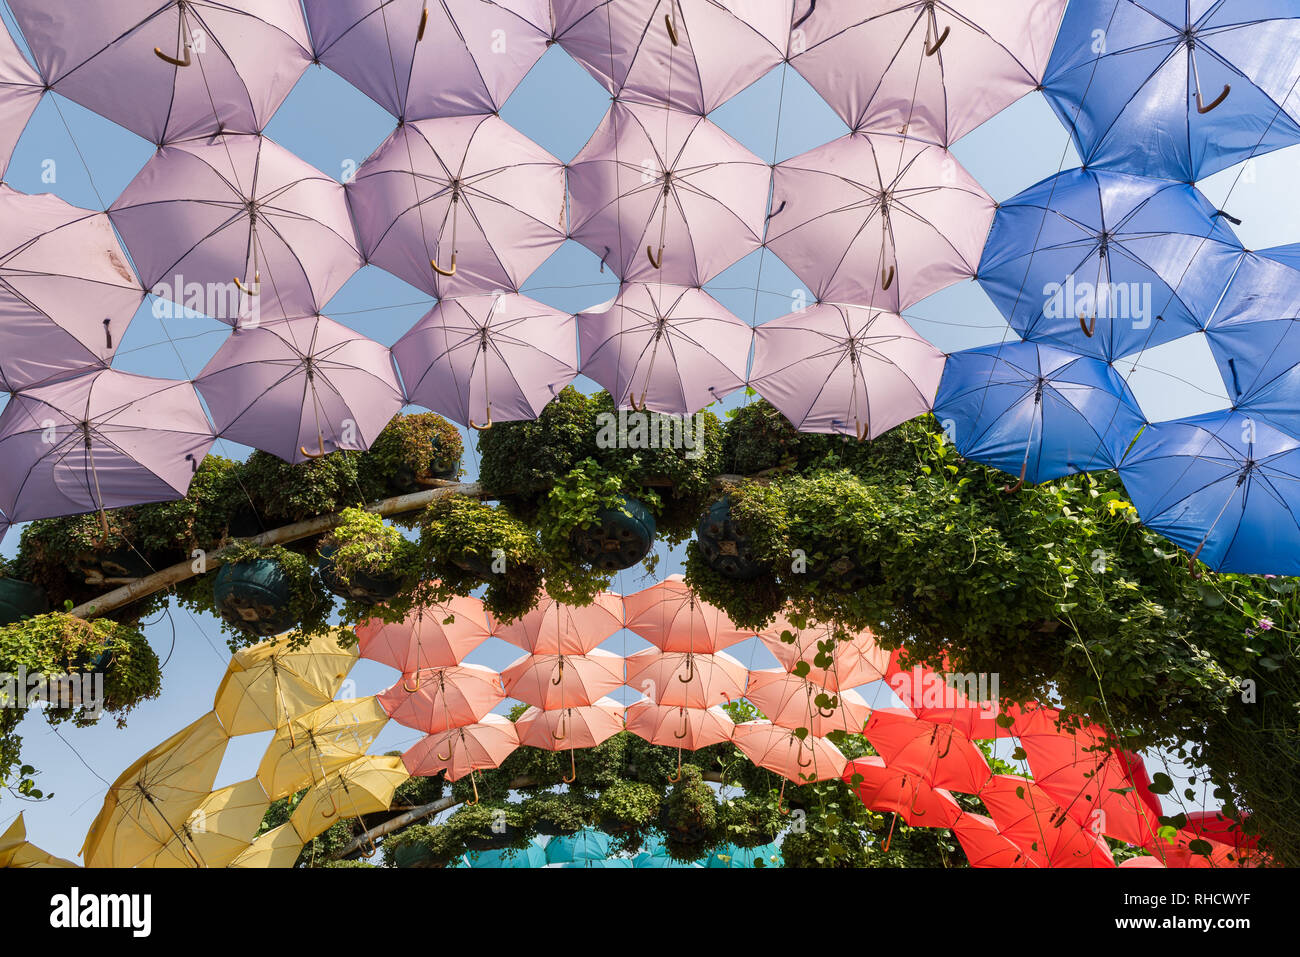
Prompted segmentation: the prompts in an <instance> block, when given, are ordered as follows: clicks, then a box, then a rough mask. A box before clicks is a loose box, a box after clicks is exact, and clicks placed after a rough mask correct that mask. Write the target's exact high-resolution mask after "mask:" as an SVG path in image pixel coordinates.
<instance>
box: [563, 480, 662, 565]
mask: <svg viewBox="0 0 1300 957" xmlns="http://www.w3.org/2000/svg"><path fill="white" fill-rule="evenodd" d="M596 518H597V521H596V524H595V525H591V526H589V527H587V528H584V529H578V530H577V531H575V532H574V534H573V545H574V549H575V551H576V552H577V553H578V556H579V557H580V558H581V559H582V560H583V561H584V562H586V563H588V564H589V565H591V566H592V567H593V568H595V569H597V570H599V571H603V572H616V571H621V570H623V569H624V568H631V567H632V566H633V565H635V564H636V563H637V562H639V561H641V559H643V558H645V557H646V555H648V554H649V553H650V546H651V545H653V544H654V540H655V519H654V516H653V515H651V514H650V510H649V509H648V508H646V507H645V506H644V505H643V504H641V502H639V501H637V500H636V499H634V498H627V497H624V498H623V500H622V508H607V509H605V510H603V511H602V512H600V513H599V514H598V515H597V516H596Z"/></svg>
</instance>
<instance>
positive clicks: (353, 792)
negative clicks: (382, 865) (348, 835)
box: [289, 755, 410, 856]
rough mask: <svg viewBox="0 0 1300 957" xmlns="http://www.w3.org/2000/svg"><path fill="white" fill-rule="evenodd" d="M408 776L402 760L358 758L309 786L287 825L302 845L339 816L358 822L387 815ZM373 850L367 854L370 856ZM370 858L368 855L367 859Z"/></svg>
mask: <svg viewBox="0 0 1300 957" xmlns="http://www.w3.org/2000/svg"><path fill="white" fill-rule="evenodd" d="M408 778H410V775H409V774H407V773H406V768H405V767H404V766H403V765H402V759H401V758H398V757H393V756H390V755H384V756H379V755H366V756H365V757H362V758H357V759H356V760H355V761H353V762H352V763H350V764H346V765H344V766H343V767H341V768H339V769H338V770H337V771H335V772H334V773H333V774H331V775H330V776H329V777H328V778H326V779H325V780H324V781H321V782H320V783H319V784H315V785H312V787H311V789H310V790H309V791H308V792H307V793H306V794H304V795H303V798H302V800H301V801H299V802H298V806H297V807H296V808H294V812H293V815H292V816H291V817H290V818H289V823H290V824H291V825H293V829H294V830H295V831H297V832H298V836H299V837H300V838H302V840H303V842H304V843H306V842H307V841H310V840H311V839H312V838H313V837H315V836H316V835H317V834H320V833H321V832H322V831H325V830H327V829H328V828H330V827H331V826H332V825H333V824H334V823H335V818H337V817H338V816H339V815H343V816H345V817H355V818H359V817H361V816H362V815H363V814H374V813H376V812H379V811H387V810H388V806H389V805H390V804H392V803H393V792H395V791H396V790H397V789H398V788H399V787H401V785H402V784H403V783H405V782H406V780H407V779H408ZM374 851H375V848H374V846H373V845H372V846H371V851H370V853H371V854H372V855H373V854H374ZM367 856H369V855H367Z"/></svg>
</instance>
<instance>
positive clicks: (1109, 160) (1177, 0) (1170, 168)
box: [1043, 0, 1300, 183]
mask: <svg viewBox="0 0 1300 957" xmlns="http://www.w3.org/2000/svg"><path fill="white" fill-rule="evenodd" d="M1298 18H1300V0H1071V3H1070V6H1069V9H1068V10H1067V11H1066V14H1065V20H1064V22H1063V23H1062V24H1061V32H1060V34H1059V36H1058V37H1057V41H1056V46H1055V48H1054V49H1053V51H1052V58H1051V60H1050V62H1049V63H1048V66H1047V74H1046V77H1045V79H1044V80H1043V91H1044V93H1046V94H1047V98H1048V101H1049V102H1050V103H1051V104H1052V108H1053V109H1054V110H1056V113H1057V115H1058V116H1059V117H1060V118H1061V120H1062V121H1063V122H1064V123H1065V125H1066V127H1067V128H1069V129H1070V131H1071V133H1072V134H1073V136H1074V141H1075V144H1076V146H1077V147H1078V149H1079V154H1080V156H1082V157H1083V161H1084V164H1085V165H1087V166H1091V167H1101V168H1106V169H1116V170H1126V171H1128V172H1134V173H1146V174H1148V175H1151V176H1160V177H1165V178H1168V179H1175V180H1179V181H1181V182H1184V183H1191V182H1194V181H1196V180H1199V179H1202V178H1204V177H1206V176H1209V175H1210V174H1211V173H1215V172H1218V171H1219V170H1221V169H1226V168H1227V167H1229V166H1232V165H1233V164H1235V163H1239V162H1241V161H1242V160H1245V159H1248V158H1249V157H1251V156H1256V155H1259V154H1260V153H1267V152H1270V151H1272V150H1276V149H1281V148H1282V147H1284V146H1290V145H1291V144H1293V143H1298V142H1300V122H1298V120H1300V98H1297V97H1296V96H1295V82H1296V72H1295V69H1294V65H1293V64H1294V59H1295V57H1294V51H1295V50H1296V49H1297V47H1300V19H1298Z"/></svg>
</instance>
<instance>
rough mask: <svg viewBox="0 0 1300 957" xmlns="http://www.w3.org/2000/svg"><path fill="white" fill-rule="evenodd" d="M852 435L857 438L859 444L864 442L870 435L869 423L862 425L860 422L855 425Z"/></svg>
mask: <svg viewBox="0 0 1300 957" xmlns="http://www.w3.org/2000/svg"><path fill="white" fill-rule="evenodd" d="M853 434H854V435H856V436H857V437H858V441H859V442H865V441H866V440H867V436H868V435H870V434H871V423H870V422H868V423H867V424H866V425H863V424H862V423H861V422H858V423H856V424H855V425H854V426H853Z"/></svg>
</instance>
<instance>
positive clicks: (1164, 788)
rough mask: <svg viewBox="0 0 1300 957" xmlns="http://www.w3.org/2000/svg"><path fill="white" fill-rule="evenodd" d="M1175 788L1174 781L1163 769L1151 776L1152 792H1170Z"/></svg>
mask: <svg viewBox="0 0 1300 957" xmlns="http://www.w3.org/2000/svg"><path fill="white" fill-rule="evenodd" d="M1173 789H1174V782H1173V781H1171V780H1170V779H1169V775H1167V774H1165V773H1164V772H1163V771H1157V772H1156V773H1155V774H1153V775H1152V776H1151V787H1150V789H1149V790H1150V791H1151V793H1152V794H1169V793H1171V792H1172V791H1173Z"/></svg>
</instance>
